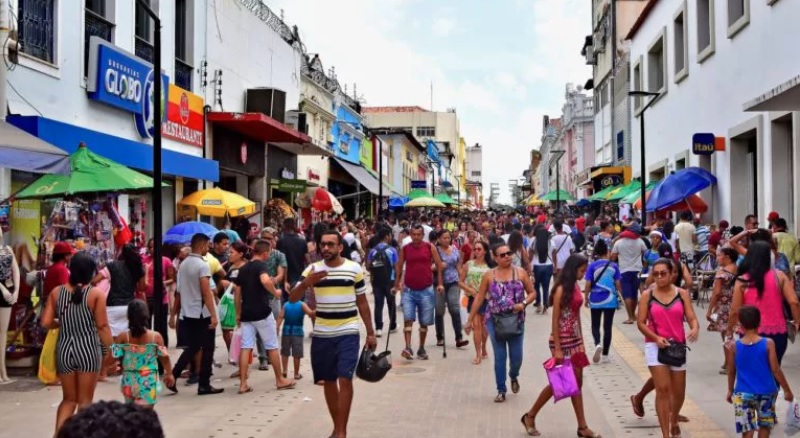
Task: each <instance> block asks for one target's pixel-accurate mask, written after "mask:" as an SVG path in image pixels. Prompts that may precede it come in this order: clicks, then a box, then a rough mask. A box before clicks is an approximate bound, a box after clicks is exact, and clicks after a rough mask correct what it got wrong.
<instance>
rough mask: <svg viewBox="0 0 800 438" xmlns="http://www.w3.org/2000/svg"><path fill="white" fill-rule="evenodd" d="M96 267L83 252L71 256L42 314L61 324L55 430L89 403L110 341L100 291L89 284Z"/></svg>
mask: <svg viewBox="0 0 800 438" xmlns="http://www.w3.org/2000/svg"><path fill="white" fill-rule="evenodd" d="M96 268H97V267H96V265H95V263H94V261H93V260H92V259H91V257H89V255H87V254H86V253H83V252H80V253H77V254H76V255H75V256H74V257H72V260H71V261H70V264H69V269H70V274H69V281H68V282H67V283H66V284H63V285H61V286H58V287H56V288H55V289H53V290H52V291H51V292H50V294H49V296H48V298H47V306H46V307H45V310H44V315H43V316H42V325H43V326H44V327H46V328H48V329H51V328H60V331H59V334H58V341H57V343H56V370H57V372H58V378H59V380H60V381H61V391H62V393H63V399H62V400H61V403H60V404H59V405H58V412H57V413H56V434H58V431H59V429H61V426H62V425H63V424H64V422H65V421H67V419H68V418H69V417H71V416H72V415H73V414H74V413H75V410H76V409H83V408H85V407H86V406H89V405H90V404H92V399H93V398H94V390H95V387H97V378H98V375H99V372H100V366H101V362H102V359H103V355H104V354H106V353H107V352H108V348H109V347H110V346H111V343H112V337H111V332H110V330H109V327H108V317H107V315H106V303H105V301H104V299H103V293H102V292H101V291H100V289H98V288H96V287H92V286H91V281H92V278H93V277H94V275H95V270H96Z"/></svg>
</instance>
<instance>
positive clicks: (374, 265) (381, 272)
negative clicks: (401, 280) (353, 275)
mask: <svg viewBox="0 0 800 438" xmlns="http://www.w3.org/2000/svg"><path fill="white" fill-rule="evenodd" d="M387 251H389V246H388V245H387V246H385V247H383V249H377V248H376V249H375V255H374V256H373V257H372V262H371V264H370V269H369V275H370V277H371V278H372V282H373V283H377V284H389V283H390V282H391V281H392V262H391V260H389V254H388V253H387Z"/></svg>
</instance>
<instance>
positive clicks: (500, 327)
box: [492, 269, 524, 341]
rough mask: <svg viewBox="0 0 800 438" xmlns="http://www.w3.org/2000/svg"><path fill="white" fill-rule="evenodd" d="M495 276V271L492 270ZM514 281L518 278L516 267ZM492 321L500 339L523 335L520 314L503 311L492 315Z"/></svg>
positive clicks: (513, 275) (497, 337) (504, 339)
mask: <svg viewBox="0 0 800 438" xmlns="http://www.w3.org/2000/svg"><path fill="white" fill-rule="evenodd" d="M492 277H494V271H492ZM511 278H512V281H514V280H516V279H517V270H516V269H514V272H513V274H512V277H511ZM492 323H493V324H494V337H495V338H496V339H497V340H498V341H509V340H511V339H514V338H516V337H517V336H519V335H521V334H522V333H523V330H524V326H523V323H522V321H520V320H519V315H518V314H516V313H514V312H502V313H495V314H493V315H492Z"/></svg>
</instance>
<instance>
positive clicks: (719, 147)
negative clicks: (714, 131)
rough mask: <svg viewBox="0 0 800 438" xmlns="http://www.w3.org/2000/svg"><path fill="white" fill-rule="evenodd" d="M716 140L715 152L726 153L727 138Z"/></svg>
mask: <svg viewBox="0 0 800 438" xmlns="http://www.w3.org/2000/svg"><path fill="white" fill-rule="evenodd" d="M714 140H715V142H714V150H715V151H717V152H725V137H717V138H715V139H714Z"/></svg>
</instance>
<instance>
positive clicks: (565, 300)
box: [550, 254, 589, 307]
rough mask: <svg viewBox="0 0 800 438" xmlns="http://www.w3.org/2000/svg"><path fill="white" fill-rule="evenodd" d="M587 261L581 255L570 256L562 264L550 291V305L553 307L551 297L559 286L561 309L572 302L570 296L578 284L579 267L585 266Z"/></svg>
mask: <svg viewBox="0 0 800 438" xmlns="http://www.w3.org/2000/svg"><path fill="white" fill-rule="evenodd" d="M588 263H589V259H587V258H586V257H584V256H583V255H581V254H572V255H571V256H569V258H568V259H567V262H566V263H564V268H563V269H561V272H560V273H559V274H558V277H556V281H555V283H553V289H552V290H551V291H550V305H551V306H552V305H553V297H554V296H555V295H556V294H555V292H556V290H557V289H558V287H559V286H561V307H567V306H569V304H570V303H571V302H572V295H573V292H574V291H575V285H576V284H577V283H578V280H580V278H578V271H579V270H580V268H581V266H586V265H587V264H588Z"/></svg>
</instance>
